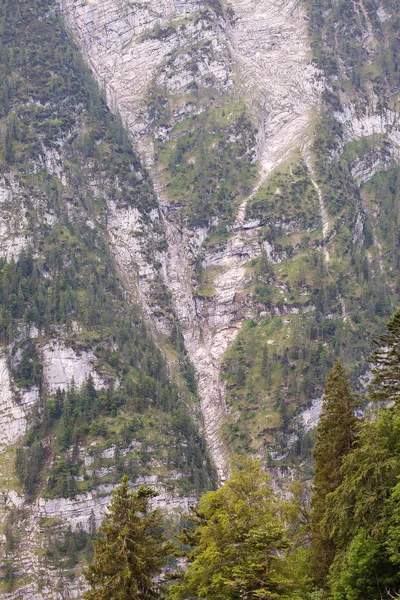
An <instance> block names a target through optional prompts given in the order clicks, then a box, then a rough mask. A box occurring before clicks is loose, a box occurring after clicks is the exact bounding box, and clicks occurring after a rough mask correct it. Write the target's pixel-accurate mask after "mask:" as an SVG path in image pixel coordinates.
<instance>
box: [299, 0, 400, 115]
mask: <svg viewBox="0 0 400 600" xmlns="http://www.w3.org/2000/svg"><path fill="white" fill-rule="evenodd" d="M307 4H308V15H309V31H310V35H311V40H312V49H313V54H314V57H315V60H316V63H317V65H318V66H319V67H320V68H321V69H322V70H323V71H324V74H325V75H327V76H328V77H329V78H330V79H331V82H332V84H333V87H334V88H337V89H339V87H341V88H342V90H343V91H346V92H347V93H349V94H350V95H352V94H358V93H359V92H363V93H365V92H366V91H368V84H369V83H372V86H373V87H372V89H373V91H374V92H375V93H376V95H377V97H379V98H380V103H381V107H382V108H383V107H385V105H386V103H387V101H388V99H389V96H390V93H391V92H392V91H394V90H396V89H398V88H399V85H400V63H399V56H400V51H399V50H400V46H399V36H398V33H399V27H400V23H399V18H398V12H397V10H398V5H397V3H396V2H395V0H381V2H379V3H378V2H374V1H371V0H369V1H367V2H347V0H338V1H337V2H333V1H332V0H308V1H307ZM380 8H381V9H382V8H383V10H387V16H386V18H384V19H382V18H380V16H379V9H380ZM365 31H368V34H369V35H368V38H367V39H366V40H365V38H364V32H365ZM383 40H385V43H382V41H383Z"/></svg>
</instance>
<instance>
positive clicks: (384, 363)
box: [370, 310, 400, 403]
mask: <svg viewBox="0 0 400 600" xmlns="http://www.w3.org/2000/svg"><path fill="white" fill-rule="evenodd" d="M375 343H376V344H377V346H378V348H377V349H376V351H375V352H374V353H373V354H372V357H371V359H370V362H372V364H373V369H372V370H373V373H374V374H375V377H374V380H373V381H372V385H371V388H372V397H373V398H374V399H375V400H378V401H379V400H381V401H382V400H383V401H385V400H386V401H395V402H397V403H398V402H399V401H400V368H399V365H400V310H398V311H396V312H395V314H394V315H393V317H392V318H391V319H390V321H389V323H388V324H387V333H385V334H383V335H380V336H379V337H378V339H377V340H376V342H375Z"/></svg>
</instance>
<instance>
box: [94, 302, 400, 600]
mask: <svg viewBox="0 0 400 600" xmlns="http://www.w3.org/2000/svg"><path fill="white" fill-rule="evenodd" d="M377 344H378V348H377V351H376V352H375V353H374V354H373V356H372V358H371V362H372V365H373V371H374V373H375V379H374V380H373V382H372V388H371V391H370V393H369V394H368V396H367V398H366V401H367V402H368V401H372V402H373V408H372V411H371V412H369V411H367V412H366V413H365V414H364V416H358V417H356V415H355V413H354V411H355V408H356V403H355V399H354V396H353V395H352V393H351V391H350V387H349V384H348V380H347V375H346V372H345V370H344V368H343V367H342V365H341V364H340V363H339V362H336V363H335V365H334V367H333V369H332V372H331V374H330V375H329V377H328V381H327V385H326V388H325V392H324V397H323V413H322V418H321V421H320V424H319V426H318V430H317V444H316V450H315V453H314V457H315V461H316V465H315V466H316V477H315V482H314V486H313V489H312V502H311V510H310V506H309V502H308V500H307V489H306V488H305V486H304V484H298V483H297V484H295V485H294V486H293V487H292V490H291V491H292V495H291V498H290V499H289V500H282V498H281V497H280V496H278V495H275V494H274V491H273V488H272V487H271V485H270V484H269V481H268V478H267V477H266V475H265V472H264V471H263V469H262V467H261V465H260V464H259V463H258V462H252V461H250V460H240V461H239V464H238V465H236V466H233V472H232V476H231V478H230V479H229V480H228V481H227V482H226V483H225V484H224V486H223V487H222V488H221V489H219V490H217V491H215V492H208V493H207V494H205V495H204V496H203V497H202V498H201V500H200V502H199V506H198V508H197V509H194V508H193V509H192V511H191V515H190V516H187V517H186V523H185V525H186V526H185V527H184V528H183V533H182V535H181V536H180V537H179V542H180V547H179V548H178V551H177V554H178V555H179V556H184V557H185V558H186V560H187V561H188V568H187V569H185V570H184V571H183V572H181V573H179V572H178V573H177V572H176V571H175V572H174V573H172V579H173V580H175V583H173V584H172V585H171V586H170V587H169V588H168V589H166V590H165V595H166V597H167V598H170V599H171V600H190V599H195V598H196V599H204V600H207V599H214V598H221V599H225V598H226V599H229V600H241V599H243V598H249V599H251V600H256V599H257V598H259V599H260V598H261V599H264V600H291V599H292V600H316V599H317V600H376V599H377V598H381V599H382V600H390V599H393V598H397V597H398V595H399V591H400V569H399V566H400V559H399V539H400V510H399V506H400V505H399V500H400V493H399V487H400V485H399V483H398V479H399V476H400V460H399V456H400V454H399V440H400V436H399V432H400V415H399V406H400V402H399V401H400V397H399V381H398V371H399V351H400V311H398V312H397V313H395V315H394V316H393V318H392V319H391V321H390V322H389V324H388V332H387V334H385V335H382V336H380V338H379V339H378V341H377ZM388 400H390V402H388ZM123 486H125V487H122V488H120V489H125V495H127V494H128V492H127V489H126V481H125V482H124V483H123ZM117 493H119V494H120V493H121V492H117ZM149 493H150V492H149ZM138 495H140V491H139V494H134V495H132V497H135V499H137V497H138ZM135 501H136V500H135ZM122 505H123V503H121V506H122ZM115 506H116V502H115V501H114V505H113V507H112V512H111V516H109V517H106V525H105V531H106V533H108V530H109V529H110V525H109V523H110V522H112V528H111V529H110V531H111V533H112V535H108V534H107V535H105V536H104V537H103V538H101V540H100V542H98V547H99V549H100V550H101V552H99V556H98V558H97V559H96V557H95V561H94V567H90V568H89V573H90V572H91V569H92V572H95V573H96V574H97V576H98V580H97V581H99V582H100V583H101V584H104V583H105V582H107V580H108V581H110V588H109V589H110V593H109V595H106V596H104V597H106V598H108V599H109V600H114V599H115V600H117V598H120V597H121V596H120V595H118V591H111V589H112V581H113V580H112V579H111V576H112V575H114V574H115V577H116V578H115V580H116V581H117V580H118V581H120V579H118V578H120V577H123V579H121V585H120V587H122V586H126V585H128V584H129V585H132V586H135V585H140V582H141V572H140V570H138V568H137V566H136V564H135V563H134V564H133V568H132V567H130V566H129V568H128V565H130V558H129V556H131V554H130V547H129V544H130V539H129V541H127V543H123V542H124V539H123V538H124V536H126V531H127V529H126V525H125V524H126V517H125V515H126V514H127V513H128V514H129V515H131V518H132V519H133V524H132V525H133V526H132V527H131V529H132V531H133V532H134V535H133V536H132V540H133V541H134V540H135V536H136V532H137V531H139V536H141V535H142V533H141V532H142V531H143V529H145V528H146V526H147V523H148V520H149V519H152V518H153V515H154V513H151V512H150V513H147V516H146V512H145V511H141V512H142V515H141V518H140V519H139V520H136V513H135V511H133V510H132V511H131V512H130V513H129V511H118V512H117V511H116V509H115ZM119 523H122V528H120V527H119V526H118V524H119ZM140 527H142V528H143V529H140ZM120 529H121V531H120ZM158 535H161V528H158V529H156V530H155V531H154V532H153V536H158ZM96 543H97V542H96ZM96 543H95V545H96ZM164 549H165V545H164V542H163V539H162V538H161V543H160V544H159V545H158V547H157V548H155V546H154V543H153V540H148V538H145V540H144V543H143V544H141V545H138V550H139V551H140V552H144V553H145V561H147V560H148V555H147V552H148V551H151V550H152V551H153V558H154V560H156V561H157V559H158V557H159V552H160V551H161V553H162V557H163V558H164V554H163V551H164ZM171 551H172V549H170V552H171ZM127 552H128V559H127V560H126V562H125V564H126V568H125V569H124V570H123V571H122V568H121V561H122V558H121V557H124V556H125V555H126V553H127ZM111 553H112V554H111ZM145 561H143V563H142V564H145ZM138 571H139V575H137V572H138ZM89 594H92V595H89V596H88V597H89V598H92V597H95V596H94V595H93V594H94V592H89ZM165 595H164V594H161V593H160V591H158V590H157V591H156V593H155V597H158V598H160V597H165ZM133 597H134V598H135V597H141V596H136V595H133Z"/></svg>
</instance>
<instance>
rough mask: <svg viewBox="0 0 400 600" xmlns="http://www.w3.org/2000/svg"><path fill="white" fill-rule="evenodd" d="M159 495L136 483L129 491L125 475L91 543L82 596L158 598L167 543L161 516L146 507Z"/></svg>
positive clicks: (94, 599)
mask: <svg viewBox="0 0 400 600" xmlns="http://www.w3.org/2000/svg"><path fill="white" fill-rule="evenodd" d="M155 496H157V494H156V493H155V492H154V491H152V490H151V489H150V488H144V487H140V488H139V490H138V491H137V492H130V491H129V487H128V479H127V477H124V478H123V479H122V482H121V485H120V486H119V487H118V488H117V490H115V491H114V493H113V497H112V500H111V504H110V505H109V507H108V513H107V515H106V517H105V519H104V521H103V523H102V525H101V527H100V530H99V533H100V535H101V537H99V538H98V539H96V541H95V542H94V559H93V563H92V564H91V565H90V566H89V567H88V569H87V571H86V573H85V576H86V579H87V582H88V583H89V585H90V590H89V591H87V592H85V593H84V594H83V598H84V599H85V600H98V599H99V598H101V599H102V600H116V599H117V598H120V599H121V600H122V599H123V598H132V600H144V599H146V598H158V597H159V584H158V583H157V582H156V581H155V577H156V576H159V575H160V573H161V571H162V568H163V566H164V565H165V563H166V559H167V556H168V553H169V551H170V547H169V544H168V542H167V541H166V538H165V536H164V533H163V525H164V519H163V517H162V515H161V513H160V512H159V511H155V510H153V511H150V501H151V499H152V498H154V497H155Z"/></svg>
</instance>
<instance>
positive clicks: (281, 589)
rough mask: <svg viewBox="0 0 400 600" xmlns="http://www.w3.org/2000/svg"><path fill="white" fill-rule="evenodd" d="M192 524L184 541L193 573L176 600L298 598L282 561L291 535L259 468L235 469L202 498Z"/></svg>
mask: <svg viewBox="0 0 400 600" xmlns="http://www.w3.org/2000/svg"><path fill="white" fill-rule="evenodd" d="M192 520H193V523H194V524H196V525H197V527H196V528H195V530H194V532H193V531H190V530H186V532H185V535H184V536H183V541H184V542H185V543H187V544H189V546H192V549H191V551H190V552H189V553H188V559H189V568H188V570H187V571H186V573H185V574H184V575H183V577H182V580H181V581H180V582H178V583H177V584H176V585H175V587H173V588H172V590H171V593H170V598H171V599H174V600H188V599H191V598H193V599H200V598H202V599H205V600H213V599H215V598H218V599H220V600H224V599H226V600H240V599H241V598H248V599H249V600H250V599H251V600H255V599H256V598H259V599H265V600H267V599H268V600H278V599H279V598H282V599H283V598H285V599H287V600H289V598H296V597H297V598H298V595H297V593H296V591H297V590H296V587H297V586H296V585H295V584H294V582H293V581H292V580H291V579H290V578H289V577H288V573H287V565H286V562H285V560H284V555H283V552H284V550H286V549H287V548H288V546H289V539H288V532H287V529H286V527H285V524H284V521H283V519H282V518H280V517H279V504H278V502H277V500H276V499H275V498H274V496H273V491H272V488H271V486H270V484H269V482H268V479H267V477H266V476H265V473H264V472H263V470H262V468H261V467H260V464H259V463H257V462H250V461H245V462H244V463H243V464H242V465H241V468H235V469H234V470H233V473H232V477H231V478H230V479H229V480H228V481H227V482H226V483H225V485H224V486H223V487H222V488H221V489H220V490H218V491H216V492H209V493H208V494H206V495H205V496H203V497H202V498H201V501H200V504H199V508H198V510H197V511H195V512H194V514H193V516H192ZM296 583H298V582H296Z"/></svg>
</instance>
